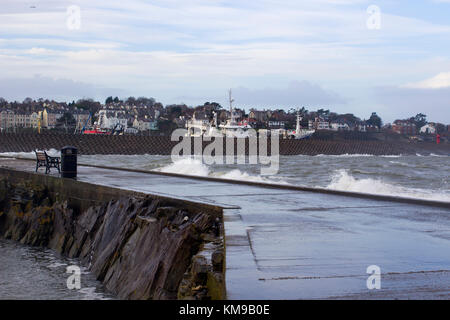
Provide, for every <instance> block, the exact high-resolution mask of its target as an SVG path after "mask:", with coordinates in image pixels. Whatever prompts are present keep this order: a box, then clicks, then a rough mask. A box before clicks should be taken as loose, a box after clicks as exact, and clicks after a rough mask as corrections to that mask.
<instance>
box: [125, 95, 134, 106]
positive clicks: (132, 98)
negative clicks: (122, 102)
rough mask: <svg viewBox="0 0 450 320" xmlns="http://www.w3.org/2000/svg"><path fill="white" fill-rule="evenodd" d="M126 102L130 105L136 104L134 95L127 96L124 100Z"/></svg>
mask: <svg viewBox="0 0 450 320" xmlns="http://www.w3.org/2000/svg"><path fill="white" fill-rule="evenodd" d="M126 104H128V105H130V106H134V105H135V104H136V98H135V97H129V98H128V99H127V101H126Z"/></svg>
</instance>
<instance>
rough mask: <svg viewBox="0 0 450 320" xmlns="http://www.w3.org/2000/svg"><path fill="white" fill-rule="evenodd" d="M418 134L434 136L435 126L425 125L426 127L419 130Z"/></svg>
mask: <svg viewBox="0 0 450 320" xmlns="http://www.w3.org/2000/svg"><path fill="white" fill-rule="evenodd" d="M420 133H425V134H435V133H436V126H435V125H434V124H432V123H427V124H426V125H424V126H423V127H421V128H420Z"/></svg>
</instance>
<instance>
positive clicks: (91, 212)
mask: <svg viewBox="0 0 450 320" xmlns="http://www.w3.org/2000/svg"><path fill="white" fill-rule="evenodd" d="M223 232H224V231H223V219H222V209H221V208H220V207H215V206H209V205H202V204H198V203H193V202H189V201H181V200H176V199H171V198H164V197H157V196H150V195H146V194H142V193H137V192H132V191H126V190H121V189H115V188H109V187H104V186H98V185H92V184H89V183H83V182H78V181H75V180H68V179H61V178H57V177H52V176H43V175H37V174H33V173H28V172H22V171H16V170H11V169H4V168H0V237H2V238H5V239H11V240H15V241H19V242H21V243H23V244H27V245H32V246H42V247H48V248H51V249H53V250H55V251H57V252H58V253H60V254H62V255H64V256H67V257H70V258H78V259H79V261H80V262H81V263H82V264H83V265H85V266H87V267H89V269H90V270H91V271H92V272H93V273H94V274H95V275H96V276H97V278H98V280H100V281H102V282H103V283H104V285H105V287H106V288H107V289H108V290H109V291H110V292H112V293H114V294H115V295H117V296H118V297H119V298H121V299H198V300H202V299H223V298H225V295H226V293H225V279H224V268H225V258H224V257H225V255H224V241H223Z"/></svg>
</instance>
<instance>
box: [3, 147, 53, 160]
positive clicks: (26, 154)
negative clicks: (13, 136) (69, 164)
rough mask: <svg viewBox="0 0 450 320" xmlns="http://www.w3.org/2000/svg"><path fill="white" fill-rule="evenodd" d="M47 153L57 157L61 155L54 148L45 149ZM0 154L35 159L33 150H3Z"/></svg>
mask: <svg viewBox="0 0 450 320" xmlns="http://www.w3.org/2000/svg"><path fill="white" fill-rule="evenodd" d="M46 151H47V154H48V155H49V156H51V157H59V156H60V155H61V151H59V150H56V149H50V150H46ZM0 155H2V156H5V157H14V158H22V159H36V154H35V153H34V151H31V152H3V153H0Z"/></svg>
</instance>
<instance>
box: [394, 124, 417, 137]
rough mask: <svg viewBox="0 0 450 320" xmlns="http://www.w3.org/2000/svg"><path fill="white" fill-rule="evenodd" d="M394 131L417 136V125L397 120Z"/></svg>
mask: <svg viewBox="0 0 450 320" xmlns="http://www.w3.org/2000/svg"><path fill="white" fill-rule="evenodd" d="M392 131H394V132H395V133H398V134H403V135H415V134H416V125H415V124H414V122H412V121H410V120H395V121H394V123H393V124H392Z"/></svg>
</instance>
